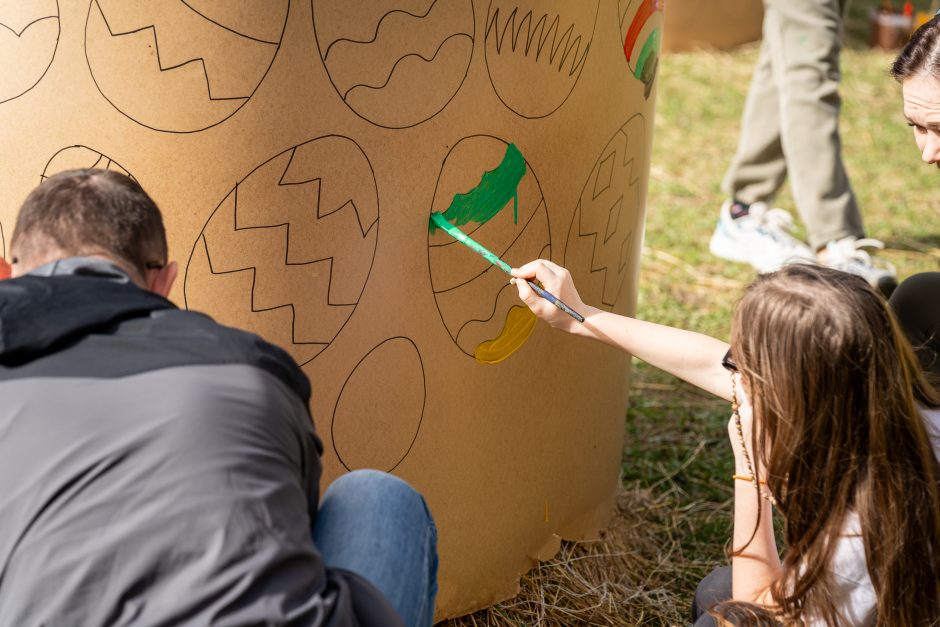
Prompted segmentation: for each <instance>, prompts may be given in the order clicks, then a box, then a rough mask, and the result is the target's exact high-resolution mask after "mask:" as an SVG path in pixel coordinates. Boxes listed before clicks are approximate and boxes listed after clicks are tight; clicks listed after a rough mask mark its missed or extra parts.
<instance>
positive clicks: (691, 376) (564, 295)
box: [512, 259, 731, 400]
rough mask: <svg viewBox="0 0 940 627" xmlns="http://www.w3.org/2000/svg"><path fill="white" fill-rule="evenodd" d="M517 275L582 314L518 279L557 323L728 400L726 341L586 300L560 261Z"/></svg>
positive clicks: (538, 309) (540, 312) (522, 291)
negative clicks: (579, 318) (566, 309)
mask: <svg viewBox="0 0 940 627" xmlns="http://www.w3.org/2000/svg"><path fill="white" fill-rule="evenodd" d="M512 274H513V276H514V277H516V279H533V280H536V281H538V282H540V283H541V284H542V286H543V287H544V288H545V290H546V291H548V292H550V293H552V294H554V295H555V296H557V297H558V298H560V299H561V300H562V301H564V302H565V303H566V304H567V305H569V306H571V307H572V308H573V309H574V310H575V311H577V312H578V313H580V314H581V315H583V316H584V319H585V320H584V322H583V323H579V322H578V321H576V320H575V319H574V318H572V317H571V316H569V315H568V314H566V313H564V312H563V311H562V310H561V309H559V308H558V307H556V306H555V305H553V304H552V303H550V302H548V301H547V300H545V299H544V298H541V297H540V296H538V295H537V294H536V293H535V292H534V291H533V290H532V288H531V287H529V285H528V284H527V283H526V282H525V281H524V280H516V281H515V284H516V288H517V289H518V290H519V298H521V299H522V300H523V302H525V304H526V305H528V306H529V309H531V310H532V311H533V313H535V315H537V316H538V317H539V318H542V319H543V320H545V321H546V322H548V323H549V324H550V325H552V326H553V327H555V328H558V329H562V330H563V331H567V332H568V333H573V334H574V335H580V336H583V337H588V338H591V339H595V340H599V341H601V342H604V343H606V344H610V345H611V346H615V347H618V348H621V349H623V350H625V351H627V352H628V353H630V354H631V355H634V356H636V357H639V358H640V359H642V360H643V361H645V362H647V363H648V364H650V365H652V366H655V367H657V368H660V369H661V370H665V371H666V372H668V373H670V374H672V375H675V376H676V377H679V378H680V379H683V380H685V381H688V382H689V383H691V384H692V385H695V386H698V387H700V388H702V389H703V390H705V391H707V392H711V393H712V394H715V395H716V396H719V397H721V398H724V399H726V400H731V383H730V380H729V375H728V372H727V371H726V370H725V369H724V368H722V366H721V359H722V357H724V355H725V353H726V352H727V351H728V344H727V343H725V342H722V341H721V340H717V339H715V338H713V337H709V336H707V335H702V334H701V333H693V332H692V331H684V330H682V329H676V328H673V327H667V326H664V325H661V324H654V323H652V322H644V321H642V320H637V319H635V318H627V317H625V316H618V315H617V314H613V313H610V312H607V311H603V310H601V309H597V308H596V307H589V306H588V305H585V304H584V301H582V300H581V297H580V296H579V295H578V291H577V289H576V288H575V286H574V282H573V281H572V280H571V274H570V273H569V272H568V271H567V270H566V269H564V268H562V267H561V266H559V265H557V264H554V263H552V262H550V261H545V260H542V259H539V260H536V261H533V262H531V263H527V264H526V265H524V266H522V267H521V268H517V269H514V270H513V271H512Z"/></svg>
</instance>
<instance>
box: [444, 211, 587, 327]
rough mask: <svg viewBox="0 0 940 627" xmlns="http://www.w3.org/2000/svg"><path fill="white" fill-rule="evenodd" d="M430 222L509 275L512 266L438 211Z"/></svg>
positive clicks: (550, 298) (550, 299)
mask: <svg viewBox="0 0 940 627" xmlns="http://www.w3.org/2000/svg"><path fill="white" fill-rule="evenodd" d="M431 222H432V223H433V224H434V225H435V226H437V227H439V228H441V229H444V231H445V232H446V233H447V234H448V235H450V236H451V237H453V238H454V239H455V240H457V241H458V242H460V243H461V244H463V245H464V246H466V247H467V248H469V249H470V250H472V251H473V252H475V253H477V254H478V255H480V256H481V257H483V258H484V259H486V260H487V261H489V262H490V263H491V264H493V265H494V266H496V267H497V268H499V269H500V270H502V271H503V272H505V273H506V274H508V275H510V276H511V275H512V266H510V265H509V264H508V263H506V262H505V261H503V260H502V259H500V258H499V256H497V255H496V254H495V253H493V252H491V251H489V250H488V249H487V248H486V247H485V246H483V245H482V244H480V243H479V242H477V241H475V240H474V239H473V238H471V237H470V236H469V235H467V234H466V233H464V232H463V231H461V230H460V229H459V228H457V227H456V226H454V225H453V224H451V223H450V222H448V221H447V218H445V217H444V216H443V214H441V213H440V212H438V211H435V212H433V213H431ZM525 282H526V283H528V284H529V287H531V288H532V291H534V292H535V293H536V294H538V295H539V296H541V297H542V298H544V299H545V300H547V301H548V302H550V303H551V304H553V305H555V306H556V307H558V308H559V309H561V310H562V311H563V312H565V313H566V314H568V315H569V316H571V317H572V318H574V319H575V320H577V321H578V322H584V316H582V315H581V314H579V313H578V312H577V311H575V310H574V309H572V308H571V307H569V306H568V305H566V304H565V303H564V302H562V301H561V300H560V299H559V298H558V297H557V296H555V295H554V294H552V293H551V292H547V291H545V290H544V289H542V286H540V285H539V284H538V283H536V282H535V281H533V280H531V279H526V280H525Z"/></svg>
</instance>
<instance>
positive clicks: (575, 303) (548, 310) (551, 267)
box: [512, 259, 588, 333]
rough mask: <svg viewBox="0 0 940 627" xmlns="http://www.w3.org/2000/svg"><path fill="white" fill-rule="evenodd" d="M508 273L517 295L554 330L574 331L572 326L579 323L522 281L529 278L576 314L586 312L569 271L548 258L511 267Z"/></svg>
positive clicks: (574, 327)
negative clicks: (510, 272)
mask: <svg viewBox="0 0 940 627" xmlns="http://www.w3.org/2000/svg"><path fill="white" fill-rule="evenodd" d="M512 276H513V277H514V282H515V284H516V289H518V290H519V298H521V299H522V302H524V303H525V304H526V305H528V307H529V309H531V310H532V313H534V314H535V315H536V316H538V317H539V318H541V319H542V320H544V321H545V322H547V323H548V324H550V325H552V326H553V327H555V328H556V329H561V330H563V331H567V332H569V333H572V332H575V331H576V330H578V329H577V328H576V326H575V325H579V323H578V322H577V321H576V320H575V319H574V318H572V317H571V316H569V315H568V314H566V313H565V312H563V311H562V310H561V309H559V308H558V307H556V306H555V305H553V304H552V303H550V302H548V301H547V300H545V299H544V298H542V297H540V296H539V295H538V294H536V293H535V292H534V291H533V290H532V288H531V287H529V284H528V283H526V282H525V279H531V280H533V281H536V282H538V283H541V284H542V287H543V288H544V289H545V290H546V291H547V292H550V293H552V294H554V295H555V296H557V297H558V298H560V299H561V300H562V301H564V302H565V303H566V304H567V305H569V306H570V307H571V308H572V309H574V310H575V311H577V312H578V313H580V314H582V315H586V311H585V310H586V309H588V307H586V306H585V304H584V301H583V300H581V296H580V295H578V290H577V289H576V288H575V286H574V281H572V280H571V273H570V272H568V271H567V270H566V269H564V268H562V267H561V266H559V265H558V264H555V263H552V262H551V261H546V260H544V259H537V260H535V261H532V262H530V263H527V264H525V265H524V266H522V267H521V268H513V270H512Z"/></svg>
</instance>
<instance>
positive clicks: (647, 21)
mask: <svg viewBox="0 0 940 627" xmlns="http://www.w3.org/2000/svg"><path fill="white" fill-rule="evenodd" d="M664 4H665V0H618V7H619V16H620V35H621V38H622V39H623V54H624V56H625V57H626V59H627V67H629V68H630V73H631V74H632V75H633V77H634V78H636V79H637V80H639V81H640V82H642V83H643V86H644V89H643V95H644V96H645V97H646V98H649V97H650V93H651V92H652V91H653V82H654V81H655V80H656V70H657V68H658V67H659V47H660V44H661V43H662V13H663V6H664ZM640 42H643V43H642V44H641V43H640Z"/></svg>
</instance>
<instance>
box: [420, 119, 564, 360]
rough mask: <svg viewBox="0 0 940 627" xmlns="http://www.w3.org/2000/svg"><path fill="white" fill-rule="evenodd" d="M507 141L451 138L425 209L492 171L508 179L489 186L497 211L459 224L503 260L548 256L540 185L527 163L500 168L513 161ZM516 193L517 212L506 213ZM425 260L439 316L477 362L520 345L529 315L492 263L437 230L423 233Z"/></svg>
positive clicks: (440, 206)
mask: <svg viewBox="0 0 940 627" xmlns="http://www.w3.org/2000/svg"><path fill="white" fill-rule="evenodd" d="M510 146H511V144H508V143H507V142H505V141H504V140H502V139H499V138H496V137H491V136H488V135H476V136H472V137H467V138H464V139H461V140H460V141H459V142H457V143H456V144H455V145H454V146H453V148H451V150H450V152H449V153H448V155H447V157H446V158H445V159H444V163H443V165H442V167H441V174H440V176H439V178H438V181H437V187H436V189H435V192H434V198H433V201H432V206H431V212H433V211H438V212H441V213H445V212H446V211H447V209H448V208H449V207H451V206H452V205H453V203H454V199H455V197H459V196H460V195H462V194H467V195H469V196H470V197H476V198H479V197H480V196H479V194H477V193H474V192H475V191H476V190H478V189H479V187H480V184H481V181H482V180H483V178H484V173H487V174H488V173H490V172H495V173H496V176H495V178H496V179H500V180H504V182H512V183H513V184H514V185H515V191H514V193H513V194H508V195H507V194H503V193H502V192H503V191H504V190H495V193H494V194H493V195H494V197H495V196H499V197H501V198H502V199H503V200H502V207H501V209H502V210H501V211H497V212H496V213H495V214H492V217H489V218H487V217H486V216H487V215H490V214H491V213H492V212H485V213H484V214H483V215H482V217H480V218H478V219H479V220H482V221H481V222H473V221H469V222H466V225H467V226H466V227H461V228H462V230H464V231H465V232H466V233H468V234H472V235H473V238H474V239H475V240H477V241H478V242H479V243H481V244H483V245H484V246H486V247H487V248H489V249H490V250H491V251H493V252H494V253H496V254H497V255H499V256H500V257H502V258H503V259H504V260H505V261H506V262H507V263H510V264H516V265H518V264H522V263H525V262H526V261H530V260H532V259H535V258H536V257H545V258H548V257H550V256H551V245H550V243H551V231H550V227H549V220H548V210H547V208H546V206H545V198H544V196H543V194H542V188H541V186H540V185H539V182H538V179H537V178H536V175H535V173H534V172H532V169H531V167H530V166H529V164H528V163H525V170H524V172H523V174H522V176H521V178H518V179H515V178H514V177H510V176H508V175H507V176H505V177H504V176H503V174H504V173H501V172H499V169H500V168H504V167H505V168H508V169H513V168H515V167H516V166H515V163H514V159H507V155H511V154H512V153H511V150H510ZM513 148H514V147H513ZM514 171H515V170H514ZM517 173H518V172H517ZM507 174H511V173H507ZM516 198H518V216H517V217H516V216H514V215H513V213H514V212H513V205H514V203H515V199H516ZM429 213H430V212H429ZM445 215H446V213H445ZM428 264H429V266H430V269H431V288H432V290H433V292H434V301H435V304H436V305H437V308H438V311H439V312H440V315H441V321H442V322H443V323H444V326H445V327H446V329H447V331H448V333H449V334H450V336H451V338H452V339H453V340H454V343H455V344H456V345H457V347H458V348H459V349H460V350H461V351H463V352H464V353H465V354H466V355H467V356H469V357H472V358H474V359H476V360H477V361H478V362H480V363H487V364H495V363H499V362H501V361H503V360H504V359H506V358H507V357H509V356H510V355H512V354H513V353H514V352H515V351H517V350H518V349H519V348H521V347H522V345H523V344H524V343H525V342H526V340H527V339H528V337H529V335H530V334H531V333H532V330H533V328H534V326H535V324H534V323H535V320H534V317H533V316H532V314H531V312H529V310H528V308H526V307H523V306H521V304H520V303H519V297H518V296H517V295H516V292H515V288H514V287H512V286H510V285H509V283H508V282H507V280H506V275H505V274H504V273H503V272H502V271H501V270H500V269H499V268H496V267H494V266H491V265H490V264H489V263H488V262H487V261H486V260H485V259H483V258H482V257H480V256H479V255H477V254H475V253H474V252H472V251H470V250H468V249H467V248H466V247H465V246H463V245H462V244H460V243H459V242H457V241H456V240H454V239H453V238H451V237H450V236H448V235H447V234H446V233H444V232H443V231H436V232H434V233H429V235H428ZM507 288H510V289H507Z"/></svg>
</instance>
